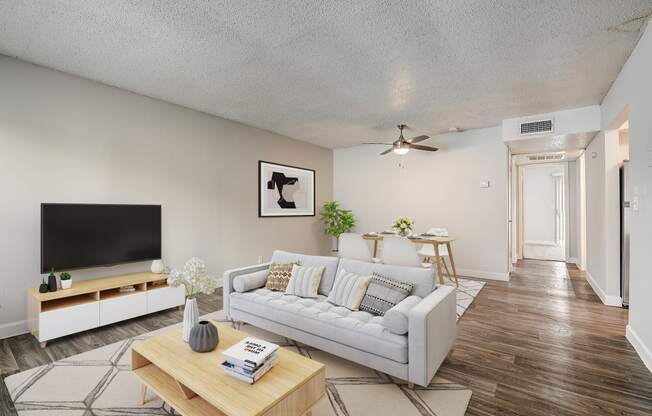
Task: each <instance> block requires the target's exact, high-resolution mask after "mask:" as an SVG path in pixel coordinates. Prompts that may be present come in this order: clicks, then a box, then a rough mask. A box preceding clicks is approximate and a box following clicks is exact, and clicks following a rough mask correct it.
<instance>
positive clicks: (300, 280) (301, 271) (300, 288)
mask: <svg viewBox="0 0 652 416" xmlns="http://www.w3.org/2000/svg"><path fill="white" fill-rule="evenodd" d="M323 274H324V266H316V267H303V266H299V265H297V264H295V265H294V267H292V276H291V277H290V282H289V283H288V285H287V288H286V289H285V294H286V295H296V296H299V297H302V298H316V297H317V290H318V289H319V282H321V276H322V275H323Z"/></svg>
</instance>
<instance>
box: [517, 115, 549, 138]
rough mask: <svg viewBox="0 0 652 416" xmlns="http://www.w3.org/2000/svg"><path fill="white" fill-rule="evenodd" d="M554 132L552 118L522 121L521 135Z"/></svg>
mask: <svg viewBox="0 0 652 416" xmlns="http://www.w3.org/2000/svg"><path fill="white" fill-rule="evenodd" d="M540 133H552V119H551V118H549V119H547V120H537V121H528V122H525V123H521V136H525V135H527V134H540Z"/></svg>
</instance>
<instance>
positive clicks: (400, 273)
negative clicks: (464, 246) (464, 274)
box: [338, 259, 435, 298]
mask: <svg viewBox="0 0 652 416" xmlns="http://www.w3.org/2000/svg"><path fill="white" fill-rule="evenodd" d="M339 269H346V271H347V272H352V273H357V274H361V275H371V274H374V273H378V274H379V275H381V276H385V277H388V278H390V279H393V280H398V281H399V282H405V283H412V284H413V285H414V288H413V289H412V293H411V295H416V296H419V297H422V298H425V297H426V296H428V295H429V294H430V293H431V292H432V291H433V290H434V289H435V270H434V268H432V267H431V268H428V269H426V268H423V267H405V266H392V265H389V264H381V263H367V262H364V261H359V260H351V259H341V260H340V263H339V265H338V270H339Z"/></svg>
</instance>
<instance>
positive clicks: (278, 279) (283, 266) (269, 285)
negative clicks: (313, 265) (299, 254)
mask: <svg viewBox="0 0 652 416" xmlns="http://www.w3.org/2000/svg"><path fill="white" fill-rule="evenodd" d="M295 264H296V263H272V264H270V265H269V272H268V273H267V282H266V283H265V289H269V290H285V288H287V286H288V282H289V281H290V276H292V267H293V266H294V265H295Z"/></svg>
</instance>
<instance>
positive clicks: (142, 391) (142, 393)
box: [140, 383, 147, 405]
mask: <svg viewBox="0 0 652 416" xmlns="http://www.w3.org/2000/svg"><path fill="white" fill-rule="evenodd" d="M145 403H147V385H146V384H145V383H142V384H141V385H140V404H141V405H144V404H145Z"/></svg>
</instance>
